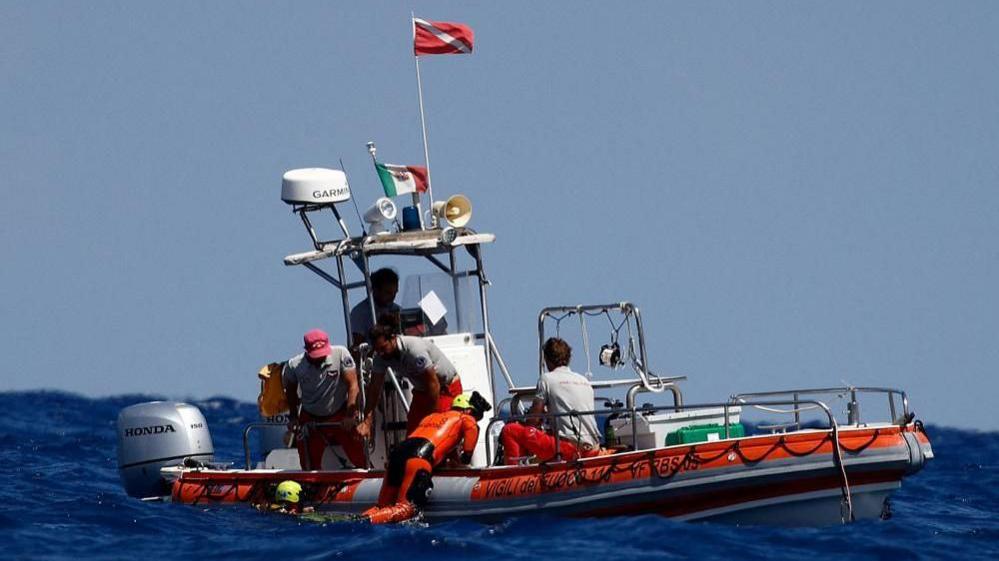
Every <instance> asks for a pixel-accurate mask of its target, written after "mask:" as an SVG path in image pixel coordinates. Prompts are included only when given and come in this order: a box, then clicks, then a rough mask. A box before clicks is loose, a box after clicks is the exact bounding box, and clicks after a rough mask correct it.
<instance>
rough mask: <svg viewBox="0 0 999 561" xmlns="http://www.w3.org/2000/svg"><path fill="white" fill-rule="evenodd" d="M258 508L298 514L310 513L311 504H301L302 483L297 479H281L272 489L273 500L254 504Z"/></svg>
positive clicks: (278, 512)
mask: <svg viewBox="0 0 999 561" xmlns="http://www.w3.org/2000/svg"><path fill="white" fill-rule="evenodd" d="M256 507H257V509H259V510H266V511H268V512H274V513H277V514H290V515H292V516H298V515H301V514H307V513H311V512H312V511H313V508H312V507H311V506H302V485H301V484H300V483H298V482H297V481H291V480H288V481H282V482H281V483H279V484H278V486H277V489H275V490H274V500H273V501H271V502H269V503H262V504H258V505H256Z"/></svg>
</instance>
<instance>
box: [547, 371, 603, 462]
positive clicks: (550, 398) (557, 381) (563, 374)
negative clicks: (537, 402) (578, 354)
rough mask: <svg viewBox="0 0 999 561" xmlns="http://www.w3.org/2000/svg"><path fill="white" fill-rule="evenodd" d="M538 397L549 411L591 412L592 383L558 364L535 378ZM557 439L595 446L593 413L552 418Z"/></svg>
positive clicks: (597, 436) (595, 425) (595, 424)
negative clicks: (557, 435)
mask: <svg viewBox="0 0 999 561" xmlns="http://www.w3.org/2000/svg"><path fill="white" fill-rule="evenodd" d="M536 395H537V398H538V399H541V400H544V402H545V406H546V407H547V408H548V411H549V412H550V413H568V412H569V411H593V409H594V405H593V386H591V385H590V381H589V380H587V379H586V377H585V376H582V375H580V374H576V373H575V372H573V371H572V370H569V368H568V367H565V366H560V367H558V368H556V369H555V370H552V371H551V372H545V373H544V374H542V375H541V379H540V380H538V392H537V394H536ZM555 424H556V426H557V427H558V434H559V438H567V439H569V440H572V441H578V442H580V443H582V444H590V445H591V446H594V447H596V446H597V445H598V443H599V442H600V433H599V432H597V421H596V419H594V418H593V415H566V416H564V417H558V418H557V419H556V421H555Z"/></svg>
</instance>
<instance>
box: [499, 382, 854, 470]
mask: <svg viewBox="0 0 999 561" xmlns="http://www.w3.org/2000/svg"><path fill="white" fill-rule="evenodd" d="M782 406H791V407H792V409H777V407H782ZM743 407H753V408H756V409H760V410H764V411H768V412H774V413H783V414H794V415H799V414H800V413H803V412H805V411H812V410H818V411H821V412H823V413H825V416H826V419H827V420H828V427H829V428H828V429H825V430H830V431H832V433H833V439H834V441H835V446H836V449H837V456H839V455H840V452H839V451H838V450H839V424H838V423H837V422H836V416H835V415H834V414H833V413H832V410H831V409H830V408H829V406H828V405H826V404H825V403H823V402H821V401H818V400H815V399H801V398H797V399H767V400H756V399H753V400H749V399H748V398H747V399H746V400H743V401H738V402H736V401H727V402H722V403H697V404H690V405H684V406H682V408H681V409H682V410H685V411H691V410H696V409H711V408H714V409H722V410H723V416H724V425H723V427H724V428H723V430H724V433H725V438H726V439H728V438H731V427H730V419H731V418H732V415H733V413H734V412H733V411H732V410H733V409H735V408H739V410H741V408H743ZM677 410H678V409H677V407H676V405H660V406H653V407H649V406H643V407H641V408H636V407H634V405H632V406H630V407H627V408H624V409H622V408H609V409H594V410H592V411H567V412H563V413H551V412H546V413H527V414H522V415H511V416H509V417H507V418H506V419H502V418H500V417H494V418H493V419H492V420H490V421H489V424H488V425H487V426H486V434H487V435H490V434H493V426H494V425H495V424H496V423H498V422H501V421H502V422H504V423H510V422H517V421H529V420H540V421H546V422H547V423H548V424H549V426H551V427H556V426H557V423H556V419H558V418H561V417H576V418H579V417H581V416H584V415H594V416H595V415H618V416H620V415H622V413H624V414H628V415H631V417H632V423H635V418H636V417H637V416H638V415H648V414H652V413H658V412H664V411H677ZM632 426H633V427H634V426H635V424H632ZM552 432H553V433H554V437H555V450H556V455H555V458H554V460H553V461H556V462H559V461H563V460H562V457H561V450H560V447H559V446H560V441H561V439H562V437H561V436H560V435H559V432H558V431H557V430H553V431H552ZM631 440H632V444H631V450H630V451H637V450H638V431H635V430H632V434H631ZM494 461H495V458H494V457H493V449H492V441H491V439H490V438H486V464H487V465H493V463H494Z"/></svg>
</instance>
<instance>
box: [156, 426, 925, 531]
mask: <svg viewBox="0 0 999 561" xmlns="http://www.w3.org/2000/svg"><path fill="white" fill-rule="evenodd" d="M839 441H840V447H841V450H842V457H843V461H842V469H841V466H840V463H839V462H838V461H837V460H836V457H835V454H834V450H835V449H834V441H833V437H832V433H831V432H830V431H824V430H815V431H799V432H795V433H791V434H775V435H765V436H753V437H746V438H738V439H730V440H721V441H716V442H710V443H701V444H695V445H681V446H671V447H665V448H658V449H654V450H645V451H638V452H628V453H621V454H615V455H612V456H603V457H597V458H588V459H585V460H580V461H572V462H556V463H548V464H541V465H531V466H509V467H491V468H480V469H444V470H440V471H438V472H437V473H435V475H434V491H433V495H432V498H431V501H430V503H429V504H428V505H427V508H426V509H425V511H424V516H425V518H427V519H429V520H444V519H454V518H471V519H477V520H483V521H496V520H502V519H505V518H508V517H510V516H514V515H522V514H528V513H531V514H551V515H557V516H579V517H596V516H615V515H639V514H658V515H662V516H666V517H670V518H675V519H678V520H717V521H723V522H733V523H740V524H778V525H808V526H817V525H826V524H835V523H840V522H842V521H844V520H847V519H849V518H850V515H851V513H852V518H853V519H855V520H856V519H869V518H877V517H879V516H882V515H883V513H884V512H885V506H886V500H887V498H888V497H889V496H890V494H891V493H892V492H893V491H895V490H896V489H898V488H899V486H900V485H901V480H902V478H903V477H905V476H906V475H908V474H911V473H914V472H915V471H918V470H919V469H920V468H921V467H922V465H923V464H924V463H925V461H927V460H928V459H930V458H932V448H931V447H930V443H929V440H928V439H927V438H926V435H925V434H924V433H923V432H922V430H921V428H920V427H918V426H916V425H908V426H906V427H898V426H894V425H885V426H878V427H863V428H848V429H842V430H841V431H840V434H839ZM382 475H383V472H381V471H376V470H370V471H365V470H352V471H330V472H303V471H281V470H225V471H220V470H191V469H178V470H177V471H176V472H175V473H174V476H175V477H176V480H175V481H174V483H173V487H172V489H173V491H172V499H173V500H174V501H175V502H179V503H186V504H205V503H238V502H250V503H254V502H266V500H267V497H268V496H269V494H270V493H272V492H273V491H272V490H273V486H274V485H276V484H277V483H278V482H280V481H283V480H286V479H293V480H296V481H299V482H301V483H303V484H305V486H306V487H307V488H308V489H309V495H310V497H309V498H310V502H311V503H313V504H315V505H316V506H317V508H320V509H322V510H329V511H334V512H345V513H346V512H360V511H362V510H364V509H366V508H368V507H370V506H371V505H372V504H374V502H375V500H376V499H377V496H378V491H379V490H380V488H381V478H382ZM844 475H845V477H844Z"/></svg>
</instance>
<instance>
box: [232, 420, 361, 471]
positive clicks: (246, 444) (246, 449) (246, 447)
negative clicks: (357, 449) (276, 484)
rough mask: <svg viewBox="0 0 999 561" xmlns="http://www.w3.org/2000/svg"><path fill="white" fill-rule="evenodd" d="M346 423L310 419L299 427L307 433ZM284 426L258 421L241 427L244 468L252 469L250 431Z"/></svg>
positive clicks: (308, 467) (305, 467) (305, 468)
mask: <svg viewBox="0 0 999 561" xmlns="http://www.w3.org/2000/svg"><path fill="white" fill-rule="evenodd" d="M346 424H347V422H346V421H339V422H323V423H319V422H314V421H311V422H308V423H302V425H301V429H302V430H303V431H305V432H306V433H307V432H308V431H310V430H314V429H318V428H326V427H342V426H344V425H346ZM284 426H288V424H287V423H280V422H274V421H259V422H255V423H247V424H246V426H244V427H243V457H244V459H245V460H246V469H247V470H250V469H253V458H252V457H251V454H250V433H251V432H252V431H253V430H254V429H261V428H265V427H284ZM304 436H305V435H303V438H304ZM289 448H291V446H289ZM364 450H365V453H367V452H368V447H367V446H365V447H364ZM306 461H308V456H306ZM370 463H371V458H368V464H369V465H370ZM302 469H304V470H306V471H308V470H309V469H311V467H310V466H302Z"/></svg>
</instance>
